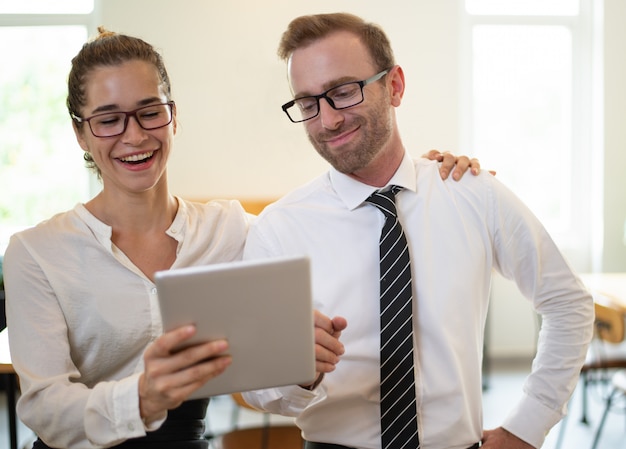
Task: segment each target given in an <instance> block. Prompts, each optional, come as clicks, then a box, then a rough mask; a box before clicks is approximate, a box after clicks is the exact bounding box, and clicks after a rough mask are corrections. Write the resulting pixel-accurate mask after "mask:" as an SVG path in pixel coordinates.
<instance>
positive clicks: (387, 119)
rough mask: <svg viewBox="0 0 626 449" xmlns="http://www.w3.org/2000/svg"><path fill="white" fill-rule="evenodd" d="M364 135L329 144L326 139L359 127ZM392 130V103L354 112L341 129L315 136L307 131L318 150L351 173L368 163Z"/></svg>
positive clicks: (380, 148)
mask: <svg viewBox="0 0 626 449" xmlns="http://www.w3.org/2000/svg"><path fill="white" fill-rule="evenodd" d="M357 128H358V131H357V132H359V133H360V134H361V136H360V138H359V139H358V140H354V141H352V142H350V143H347V144H345V145H342V146H339V147H335V148H332V149H331V148H329V146H328V144H326V143H325V142H326V141H327V140H328V139H332V138H333V137H335V136H338V135H340V134H342V133H343V132H345V131H346V130H353V129H357ZM391 133H392V120H391V114H390V113H389V105H381V106H380V107H378V108H376V109H374V110H371V111H370V112H369V113H368V114H367V115H365V116H361V115H359V116H355V117H353V118H352V120H351V121H350V122H349V123H343V124H342V125H341V127H340V128H339V129H336V130H333V131H325V132H320V133H318V134H316V135H315V136H313V135H312V134H311V133H309V132H308V131H307V137H308V138H309V141H310V142H311V144H312V145H313V146H314V147H315V149H316V150H317V152H318V153H319V154H320V156H322V157H323V158H324V159H325V160H326V161H327V162H328V163H329V164H330V165H332V166H333V167H334V168H335V170H337V171H339V172H341V173H345V174H350V173H354V172H357V171H359V170H361V169H363V168H365V167H367V166H368V165H369V164H370V162H372V160H373V159H374V158H375V157H376V156H377V155H378V153H379V152H380V151H381V150H382V149H383V147H384V146H385V144H386V143H387V142H388V141H389V139H390V137H391Z"/></svg>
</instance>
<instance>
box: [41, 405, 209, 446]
mask: <svg viewBox="0 0 626 449" xmlns="http://www.w3.org/2000/svg"><path fill="white" fill-rule="evenodd" d="M208 405H209V400H208V399H198V400H193V401H187V402H183V404H182V405H181V406H180V407H178V408H177V409H174V410H170V411H169V412H168V414H167V419H166V420H165V422H164V423H163V425H162V426H161V427H160V428H159V429H158V430H155V431H154V432H148V433H147V435H146V436H145V437H141V438H132V439H130V440H126V441H125V442H124V443H122V444H119V445H117V446H114V447H116V448H122V449H173V448H175V449H208V447H209V442H208V441H207V440H205V439H204V418H205V415H206V410H207V406H208ZM33 449H53V448H51V447H50V446H47V445H46V444H45V443H44V442H43V441H41V440H39V439H38V440H37V441H35V444H34V445H33ZM59 449H61V448H59Z"/></svg>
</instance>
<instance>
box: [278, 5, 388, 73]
mask: <svg viewBox="0 0 626 449" xmlns="http://www.w3.org/2000/svg"><path fill="white" fill-rule="evenodd" d="M336 31H348V32H351V33H354V34H356V35H357V36H359V38H360V39H361V41H362V42H363V43H364V44H365V46H366V47H367V49H368V50H369V52H370V55H371V56H372V62H373V63H374V65H375V66H376V68H377V69H378V70H385V69H389V68H391V67H393V66H394V65H395V58H394V55H393V50H392V49H391V44H390V42H389V39H388V38H387V35H386V34H385V32H384V31H383V30H382V28H380V26H378V25H376V24H373V23H368V22H365V21H364V20H363V19H361V18H360V17H358V16H355V15H353V14H348V13H334V14H316V15H309V16H301V17H297V18H295V19H294V20H292V21H291V23H290V24H289V26H288V27H287V30H286V31H285V32H284V33H283V35H282V38H281V40H280V44H279V46H278V56H279V57H280V58H281V59H283V60H285V61H286V60H287V59H289V57H290V56H291V54H292V53H293V52H294V51H295V50H297V49H298V48H301V47H306V46H307V45H309V44H311V43H313V42H314V41H316V40H319V39H321V38H324V37H326V36H328V35H329V34H331V33H334V32H336Z"/></svg>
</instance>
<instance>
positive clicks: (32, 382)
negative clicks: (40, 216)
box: [4, 198, 250, 449]
mask: <svg viewBox="0 0 626 449" xmlns="http://www.w3.org/2000/svg"><path fill="white" fill-rule="evenodd" d="M178 204H179V207H178V212H177V214H176V217H175V218H174V221H173V222H172V224H171V226H170V228H169V229H168V230H167V234H168V235H169V236H170V237H172V238H173V239H175V240H177V241H178V248H177V254H176V261H175V262H174V264H173V265H172V268H179V267H185V266H190V265H201V264H210V263H216V262H228V261H233V260H239V259H240V258H241V255H242V252H243V245H244V242H245V237H246V234H247V230H248V226H249V218H250V217H249V216H248V215H247V214H246V213H245V212H244V210H243V208H242V207H241V205H240V204H239V203H238V202H236V201H212V202H209V203H207V204H199V203H190V202H187V201H183V200H181V199H180V198H179V199H178ZM111 232H112V229H111V227H110V226H108V225H106V224H104V223H102V222H101V221H99V220H98V219H97V218H95V217H94V216H93V215H91V213H89V212H88V211H87V209H86V208H85V207H84V206H83V205H82V204H79V205H77V206H76V207H75V208H74V209H73V210H70V211H68V212H65V213H62V214H59V215H56V216H54V217H52V218H51V219H50V220H47V221H45V222H43V223H41V224H40V225H38V226H36V227H34V228H31V229H28V230H25V231H23V232H21V233H18V234H15V235H14V236H13V237H12V238H11V241H10V244H9V246H8V248H7V250H6V254H5V259H4V270H5V271H4V276H5V284H6V285H5V288H6V297H7V320H8V329H9V340H10V347H11V358H12V361H13V366H14V367H15V370H16V371H17V373H18V375H19V378H20V387H21V392H22V394H21V397H20V399H19V401H18V405H17V411H18V415H19V417H20V419H21V420H22V421H23V422H24V423H25V424H26V425H27V426H28V427H30V428H31V429H32V430H33V431H34V432H35V433H36V434H37V435H38V436H39V437H41V438H42V439H43V440H44V441H45V442H46V443H47V444H48V445H50V446H51V447H59V448H61V447H62V448H71V449H74V448H81V449H82V448H95V447H109V446H112V445H114V444H117V443H120V442H122V441H124V440H126V439H128V438H134V437H140V436H144V435H145V434H146V430H153V429H145V428H144V424H143V422H142V420H141V417H140V414H139V397H138V379H139V375H140V373H141V372H142V371H143V352H144V350H145V348H146V346H147V345H148V344H149V343H150V342H152V341H153V340H155V339H156V338H157V337H158V336H160V335H161V333H162V324H161V316H160V313H159V305H158V301H157V294H156V287H155V285H154V284H153V283H152V282H151V281H150V279H149V278H148V277H146V276H145V275H144V274H143V273H142V272H141V271H140V270H139V269H138V268H137V267H136V266H135V265H134V264H133V263H132V262H131V261H130V260H129V259H128V258H127V257H126V256H125V255H124V253H122V252H121V251H120V250H119V249H118V248H117V247H116V246H115V245H114V244H113V243H112V242H111Z"/></svg>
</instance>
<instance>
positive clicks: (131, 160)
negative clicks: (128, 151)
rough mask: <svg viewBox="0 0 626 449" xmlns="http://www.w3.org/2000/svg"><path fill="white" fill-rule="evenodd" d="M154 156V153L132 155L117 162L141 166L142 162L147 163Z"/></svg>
mask: <svg viewBox="0 0 626 449" xmlns="http://www.w3.org/2000/svg"><path fill="white" fill-rule="evenodd" d="M153 155H154V151H146V152H145V153H139V154H133V155H131V156H126V157H121V158H119V159H118V160H119V161H121V162H124V163H126V164H132V165H136V164H142V163H144V162H148V161H149V160H150V159H151V158H152V156H153Z"/></svg>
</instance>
